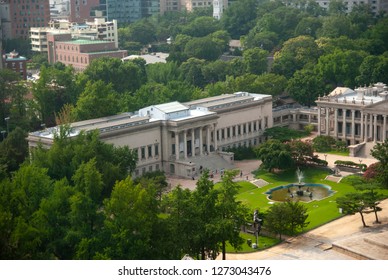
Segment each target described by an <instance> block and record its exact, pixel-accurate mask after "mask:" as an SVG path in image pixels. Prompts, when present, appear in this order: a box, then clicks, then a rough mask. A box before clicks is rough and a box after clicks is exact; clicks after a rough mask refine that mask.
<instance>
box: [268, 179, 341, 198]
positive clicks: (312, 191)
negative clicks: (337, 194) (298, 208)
mask: <svg viewBox="0 0 388 280" xmlns="http://www.w3.org/2000/svg"><path fill="white" fill-rule="evenodd" d="M333 193H334V191H333V190H332V189H331V187H330V186H328V185H325V184H315V183H303V184H301V183H293V184H288V185H284V186H277V187H275V188H272V189H270V190H268V191H266V192H265V194H266V195H267V198H268V199H270V200H274V201H279V202H284V201H303V202H310V201H313V200H321V199H324V198H326V197H329V196H331V195H333Z"/></svg>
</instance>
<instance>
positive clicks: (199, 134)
mask: <svg viewBox="0 0 388 280" xmlns="http://www.w3.org/2000/svg"><path fill="white" fill-rule="evenodd" d="M272 122H273V118H272V96H270V95H263V94H253V93H247V92H236V93H234V94H223V95H220V96H215V97H209V98H204V99H199V100H195V101H191V102H187V103H180V102H176V101H175V102H170V103H164V104H158V105H152V106H148V107H146V108H142V109H140V110H139V111H138V112H135V113H123V114H119V115H115V116H109V117H104V118H98V119H92V120H86V121H80V122H75V123H72V124H71V125H70V126H71V135H69V137H77V135H78V134H79V132H80V131H82V130H83V131H86V132H87V131H92V130H98V131H99V135H100V139H101V140H102V141H104V142H106V143H111V144H114V145H117V146H129V148H130V149H135V150H137V153H138V162H137V167H136V170H135V174H133V176H135V177H136V176H140V175H142V174H144V173H146V172H150V171H156V170H161V171H164V172H166V174H169V175H176V176H181V177H188V178H191V177H195V176H198V175H199V171H200V170H201V169H202V168H208V169H211V170H214V169H218V170H221V169H229V168H232V167H233V161H234V158H233V153H229V152H225V150H226V149H227V148H232V147H239V146H253V145H258V144H259V143H262V142H263V141H264V137H263V133H264V130H265V129H266V128H268V127H272ZM58 129H59V127H52V128H47V129H45V130H42V131H36V132H32V133H30V134H29V136H28V143H29V147H30V149H32V148H34V147H36V146H37V145H39V143H40V144H41V145H43V146H44V147H47V148H49V147H50V146H51V145H52V143H53V139H54V135H55V133H56V131H58Z"/></svg>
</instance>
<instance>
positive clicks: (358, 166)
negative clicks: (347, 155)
mask: <svg viewBox="0 0 388 280" xmlns="http://www.w3.org/2000/svg"><path fill="white" fill-rule="evenodd" d="M334 164H335V165H338V166H344V167H351V168H355V169H361V170H362V171H363V172H364V171H365V170H366V169H367V167H368V166H367V165H366V164H364V163H362V164H359V163H355V162H353V161H350V160H336V161H335V162H334Z"/></svg>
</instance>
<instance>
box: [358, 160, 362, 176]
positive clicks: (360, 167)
mask: <svg viewBox="0 0 388 280" xmlns="http://www.w3.org/2000/svg"><path fill="white" fill-rule="evenodd" d="M358 161H359V162H360V174H362V166H361V164H362V159H359V160H358Z"/></svg>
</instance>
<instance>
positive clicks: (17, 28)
mask: <svg viewBox="0 0 388 280" xmlns="http://www.w3.org/2000/svg"><path fill="white" fill-rule="evenodd" d="M0 15H1V21H2V22H3V31H4V32H3V39H4V40H6V39H16V38H21V39H26V40H27V39H28V38H29V30H30V28H31V27H44V26H47V25H48V22H49V20H50V8H49V0H3V1H1V2H0Z"/></svg>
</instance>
